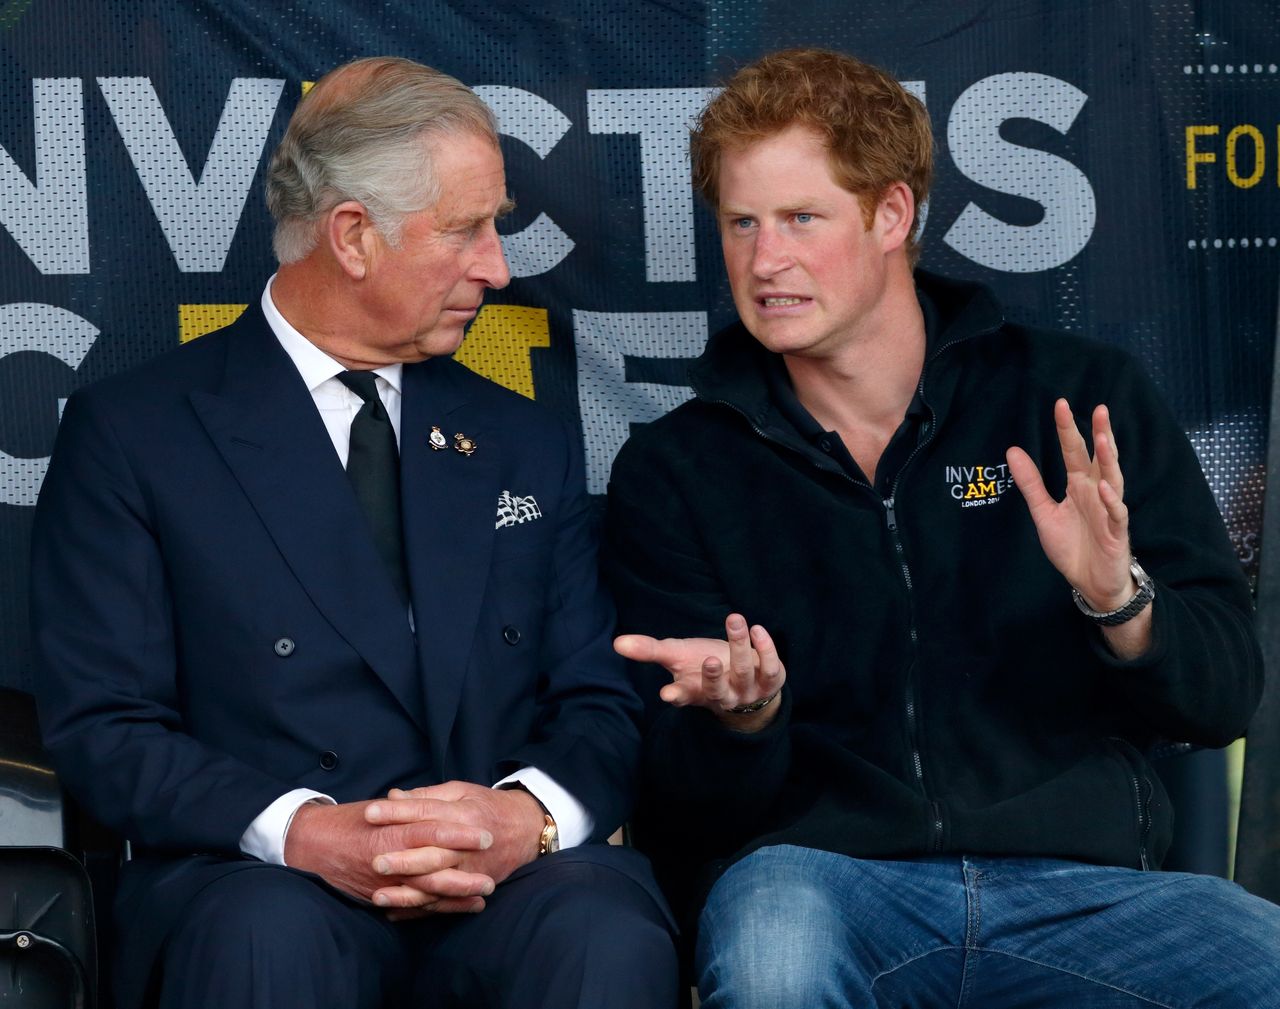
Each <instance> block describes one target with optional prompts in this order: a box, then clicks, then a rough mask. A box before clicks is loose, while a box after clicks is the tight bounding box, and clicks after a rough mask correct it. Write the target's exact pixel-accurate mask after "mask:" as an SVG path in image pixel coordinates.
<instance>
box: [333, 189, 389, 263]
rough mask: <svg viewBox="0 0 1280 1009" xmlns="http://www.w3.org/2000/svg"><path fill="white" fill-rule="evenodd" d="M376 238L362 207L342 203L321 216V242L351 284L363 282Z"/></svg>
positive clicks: (375, 231) (365, 211) (368, 217)
mask: <svg viewBox="0 0 1280 1009" xmlns="http://www.w3.org/2000/svg"><path fill="white" fill-rule="evenodd" d="M377 237H378V231H377V228H376V227H375V226H374V223H373V219H372V218H371V217H370V216H369V211H368V210H366V209H365V206H364V204H363V203H359V202H357V201H356V200H346V201H344V202H342V203H339V204H338V205H337V206H336V207H334V208H333V209H332V210H330V211H329V213H327V214H326V215H325V240H326V241H327V242H328V243H329V251H330V252H331V253H332V254H333V258H334V261H335V262H336V263H337V264H338V266H339V267H340V268H341V269H342V271H343V272H344V273H345V274H346V275H347V276H349V277H350V278H351V279H352V280H363V279H364V277H365V274H366V273H368V271H369V263H370V259H371V258H372V256H373V251H374V248H375V245H376V241H377Z"/></svg>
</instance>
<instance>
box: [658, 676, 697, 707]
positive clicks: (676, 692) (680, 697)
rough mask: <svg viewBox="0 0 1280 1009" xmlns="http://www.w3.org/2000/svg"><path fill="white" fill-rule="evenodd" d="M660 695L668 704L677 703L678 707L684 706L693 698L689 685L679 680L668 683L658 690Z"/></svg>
mask: <svg viewBox="0 0 1280 1009" xmlns="http://www.w3.org/2000/svg"><path fill="white" fill-rule="evenodd" d="M658 696H659V697H661V698H662V699H663V700H664V701H666V702H667V703H668V704H673V705H675V706H676V707H677V708H682V707H684V706H685V705H686V704H688V703H689V702H690V700H692V698H693V695H692V693H691V692H690V690H689V687H688V685H687V684H685V683H682V682H680V681H679V680H677V681H676V682H675V683H668V684H667V685H666V686H665V687H663V688H662V689H661V690H659V691H658Z"/></svg>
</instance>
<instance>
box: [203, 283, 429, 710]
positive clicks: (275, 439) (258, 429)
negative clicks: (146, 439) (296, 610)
mask: <svg viewBox="0 0 1280 1009" xmlns="http://www.w3.org/2000/svg"><path fill="white" fill-rule="evenodd" d="M191 403H192V406H193V407H194V409H195V411H196V414H197V415H198V416H199V418H200V420H201V422H202V423H203V424H204V426H205V429H206V430H207V431H208V433H209V437H210V438H212V439H213V441H214V444H215V445H216V446H217V448H218V451H219V452H220V453H221V454H222V457H223V459H224V460H225V461H226V463H227V466H228V467H229V468H230V469H231V472H232V473H233V474H234V476H235V478H236V480H237V481H239V483H240V486H241V487H242V488H243V490H244V493H245V495H246V496H247V497H248V498H249V501H250V502H251V503H252V505H253V508H254V510H255V511H256V512H257V514H258V517H259V518H260V519H261V521H262V523H263V525H264V526H265V527H266V528H267V531H268V533H269V534H270V536H271V538H272V539H273V540H274V541H275V544H276V546H277V547H278V548H279V550H280V553H281V554H282V555H283V556H284V559H285V562H286V563H287V564H288V565H289V567H290V568H291V569H292V571H293V573H294V575H295V576H296V577H297V579H298V581H299V582H300V583H301V584H302V586H303V588H304V589H305V591H306V592H307V594H308V595H309V596H310V597H311V599H312V601H313V602H314V603H315V605H316V607H317V609H319V610H320V612H321V613H323V614H324V616H325V618H326V619H327V620H328V621H329V622H330V624H332V625H333V627H334V629H335V630H336V631H337V632H338V633H339V634H340V635H341V636H342V637H343V638H344V639H345V640H346V641H347V643H348V644H350V645H351V647H352V648H353V649H355V651H356V652H358V653H359V655H360V657H361V658H362V659H364V661H365V662H366V663H367V664H368V665H369V667H370V668H371V669H372V670H373V671H374V673H375V674H376V675H377V676H378V677H379V678H380V679H381V680H382V681H383V683H385V684H386V686H387V687H388V689H390V691H391V692H392V694H394V695H395V697H396V698H397V699H398V700H399V702H400V703H401V705H402V706H403V707H404V709H405V710H406V711H407V712H408V713H409V715H410V716H411V717H412V718H413V719H414V721H415V722H417V724H418V725H419V727H421V728H423V729H425V728H426V725H425V724H424V721H425V719H424V705H423V697H422V685H421V677H419V675H418V671H417V662H416V656H415V654H414V646H413V635H412V634H411V633H410V630H409V623H408V619H407V617H406V614H405V611H404V606H403V604H402V603H401V602H400V600H399V598H398V597H397V595H396V592H395V589H394V588H393V586H392V583H391V579H390V577H389V576H388V575H387V573H386V570H385V567H384V565H383V563H382V561H381V559H380V558H379V556H378V554H377V550H376V548H375V546H374V544H373V538H372V536H371V535H370V534H369V533H368V532H367V523H366V520H365V518H364V515H363V514H362V513H361V511H360V506H359V504H358V503H357V501H356V498H355V495H354V493H353V492H352V490H351V485H350V483H349V482H348V480H347V476H346V473H344V472H343V470H342V466H341V464H340V463H339V461H338V456H337V454H336V453H335V452H334V450H333V443H332V441H331V440H330V438H329V434H328V431H327V430H326V429H325V426H324V422H323V421H322V420H321V419H320V415H319V412H318V411H317V410H316V407H315V402H314V401H313V400H312V398H311V394H310V393H309V392H308V391H307V388H306V386H305V384H304V383H303V381H302V378H301V376H300V375H299V374H298V371H297V369H296V368H295V367H294V365H293V362H292V361H290V360H289V357H288V355H287V354H286V353H285V352H284V350H283V348H281V347H280V345H279V343H278V341H277V340H276V339H275V336H274V334H272V332H271V330H270V327H268V325H267V323H266V320H265V319H264V318H263V316H262V312H261V309H260V308H258V306H256V305H255V306H252V307H251V308H250V310H249V311H248V312H246V314H245V316H244V318H243V319H242V321H241V322H240V323H238V324H237V329H236V331H235V332H234V333H232V334H231V335H230V339H229V340H228V352H227V366H226V372H225V374H224V376H223V383H222V387H221V389H220V390H219V391H218V392H217V393H216V394H210V393H206V392H193V393H192V394H191Z"/></svg>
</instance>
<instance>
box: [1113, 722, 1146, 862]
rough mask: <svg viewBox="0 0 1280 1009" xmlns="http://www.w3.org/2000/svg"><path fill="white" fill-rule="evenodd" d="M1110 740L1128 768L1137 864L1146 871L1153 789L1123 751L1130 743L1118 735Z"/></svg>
mask: <svg viewBox="0 0 1280 1009" xmlns="http://www.w3.org/2000/svg"><path fill="white" fill-rule="evenodd" d="M1111 742H1112V743H1113V744H1115V746H1116V748H1117V749H1118V750H1119V751H1120V755H1121V757H1122V758H1123V759H1124V762H1125V764H1126V765H1127V766H1128V768H1129V787H1130V788H1132V789H1133V808H1134V810H1135V811H1136V812H1137V815H1138V864H1139V865H1140V866H1141V867H1142V870H1143V872H1146V871H1147V870H1149V869H1150V868H1151V861H1150V859H1149V858H1148V856H1147V837H1148V836H1149V835H1150V833H1151V794H1152V792H1154V791H1155V789H1154V788H1153V787H1152V785H1151V782H1150V780H1148V778H1147V777H1146V775H1143V776H1141V777H1139V775H1138V768H1137V765H1136V764H1135V763H1134V761H1133V760H1132V759H1130V758H1129V756H1128V754H1127V753H1125V752H1124V751H1125V750H1126V749H1127V748H1129V746H1130V744H1129V743H1128V742H1127V741H1126V740H1124V739H1121V738H1120V737H1118V736H1112V737H1111ZM1143 785H1146V786H1147V794H1146V795H1145V796H1143V794H1142V786H1143Z"/></svg>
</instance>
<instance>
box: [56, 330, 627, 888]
mask: <svg viewBox="0 0 1280 1009" xmlns="http://www.w3.org/2000/svg"><path fill="white" fill-rule="evenodd" d="M402 392H403V400H402V415H401V482H402V496H403V512H404V537H405V552H406V556H407V563H408V567H409V573H410V579H411V582H412V593H413V609H414V614H415V618H416V625H417V634H416V637H415V635H414V634H413V633H412V632H411V630H410V627H409V623H408V619H407V615H406V613H405V610H404V606H403V604H402V603H401V602H400V601H399V599H398V597H397V595H396V592H395V589H394V588H393V586H392V583H391V581H390V578H389V576H388V575H387V573H386V570H385V567H384V566H383V564H382V562H381V561H380V559H379V557H378V555H377V552H376V549H375V547H374V544H373V541H372V538H371V536H370V535H369V533H368V531H367V524H366V522H365V519H364V516H363V513H362V512H361V511H360V508H359V505H358V504H357V502H356V499H355V496H354V494H353V493H352V490H351V487H350V484H349V482H348V480H347V476H346V474H345V472H344V471H343V469H342V466H341V463H340V462H339V460H338V457H337V454H336V453H335V452H334V450H333V445H332V442H331V441H330V439H329V436H328V433H327V432H326V430H325V427H324V424H323V422H322V421H321V419H320V417H319V414H318V412H317V410H316V408H315V405H314V403H313V401H312V399H311V396H310V393H309V392H308V391H307V389H306V387H305V385H304V383H303V381H302V379H301V377H300V376H299V374H298V372H297V370H296V369H295V367H294V365H293V363H292V362H291V361H290V360H289V358H288V356H287V355H286V354H285V352H284V351H283V349H282V348H281V347H280V345H279V343H278V342H277V340H276V339H275V337H274V335H273V334H272V333H271V331H270V329H269V327H268V326H267V324H266V320H265V319H264V317H263V316H262V313H261V310H260V309H259V308H258V307H257V306H256V305H255V306H253V307H251V308H250V309H249V310H248V311H247V312H246V313H245V315H244V316H243V317H242V319H241V320H240V321H238V322H237V323H236V324H234V325H232V326H230V327H228V328H227V329H224V330H222V331H219V332H217V333H213V334H210V335H208V336H205V337H202V338H201V339H200V340H198V341H196V342H195V343H193V344H191V345H188V346H186V347H183V348H181V349H179V350H177V351H175V352H173V353H171V354H167V355H165V356H163V357H161V358H158V359H156V360H155V361H152V362H150V363H148V364H146V365H144V366H142V367H141V368H139V369H135V370H133V371H131V372H128V373H125V374H123V375H119V376H116V377H114V378H111V379H108V380H106V381H104V382H101V383H98V384H96V385H94V386H91V387H89V388H88V389H85V390H82V391H81V392H78V393H76V394H75V395H74V396H73V397H72V398H71V400H70V402H69V403H68V404H67V407H66V411H65V414H64V417H63V421H62V426H61V429H60V432H59V436H58V441H57V445H56V448H55V451H54V454H53V459H52V461H51V463H50V467H49V472H48V476H47V478H46V480H45V483H44V486H43V489H42V492H41V495H40V501H39V505H38V507H37V509H36V518H35V528H34V532H33V555H32V611H33V623H34V628H33V630H34V642H35V650H36V674H35V680H36V687H37V691H36V692H37V698H38V701H39V707H40V717H41V723H42V729H43V732H44V738H45V742H46V745H47V746H48V748H49V750H50V751H51V753H52V755H53V757H54V760H55V762H56V766H57V767H58V770H59V772H60V774H61V775H63V777H64V778H65V781H66V783H67V785H68V786H69V788H70V789H71V790H72V792H73V793H74V794H76V795H77V796H78V797H79V798H80V799H81V800H82V801H83V802H84V803H85V804H86V805H87V806H88V808H89V809H90V810H91V811H92V812H93V813H94V814H95V815H96V816H97V817H98V818H99V819H101V820H102V821H103V822H105V823H106V824H108V825H109V826H111V827H113V828H114V829H116V830H117V831H118V832H120V833H121V834H122V835H123V836H125V837H128V838H130V839H131V840H132V841H133V842H134V843H135V845H136V846H142V847H143V848H144V849H145V850H147V851H151V852H156V853H166V854H185V853H213V854H214V855H215V856H218V857H221V858H223V859H224V860H225V859H227V858H228V857H229V860H230V863H232V864H234V862H236V861H238V842H239V838H240V836H241V834H242V833H243V831H244V830H245V828H246V827H247V826H248V824H249V823H250V821H251V820H252V819H253V818H254V817H255V816H257V815H258V813H260V812H261V811H262V810H263V809H264V808H265V807H266V806H267V805H268V804H269V803H270V802H271V801H272V800H274V799H275V798H277V797H278V796H280V795H281V794H283V793H284V792H286V791H288V790H289V789H292V788H295V787H298V786H303V785H305V786H310V787H312V788H316V789H318V790H321V791H324V792H327V793H328V794H330V795H332V796H334V797H335V798H336V799H337V800H338V801H339V802H343V801H350V800H357V799H365V798H370V797H374V796H377V795H381V794H384V793H385V791H386V790H387V789H388V788H389V787H392V786H401V787H412V786H415V785H422V784H431V783H435V782H439V781H445V780H449V779H454V778H459V779H465V780H469V781H474V782H477V783H480V784H485V785H488V784H491V783H493V782H494V781H496V780H498V779H499V778H501V777H503V776H504V775H505V774H507V773H509V772H510V771H512V770H514V769H515V768H517V767H520V766H524V765H535V766H537V767H538V768H540V769H541V770H543V771H545V772H546V773H547V774H549V775H551V777H553V778H554V779H555V780H556V781H557V782H559V783H560V784H561V785H563V786H564V787H565V788H567V789H568V790H569V791H570V792H571V793H573V795H574V796H576V797H577V798H578V799H579V800H580V801H581V802H583V803H584V804H585V805H586V806H587V808H588V809H589V810H590V811H591V812H592V814H593V815H594V817H595V822H596V827H597V835H603V834H606V833H608V832H609V831H611V830H612V829H613V828H614V827H616V826H617V825H618V824H619V823H620V822H621V821H622V820H623V819H624V818H625V816H626V815H627V813H628V811H629V807H630V802H631V796H632V792H633V786H634V783H633V773H634V769H635V764H636V755H637V751H638V741H639V736H638V731H637V728H636V720H637V717H638V711H639V704H638V701H637V700H636V698H635V696H634V694H633V693H632V690H631V688H630V687H629V685H628V684H627V682H626V679H625V676H624V674H623V672H622V669H621V666H620V662H619V660H618V659H616V658H615V656H614V655H613V652H612V649H611V645H610V639H611V635H612V631H613V624H612V619H613V618H612V610H611V607H610V605H609V603H608V601H607V599H606V598H605V597H604V596H603V595H602V593H601V591H600V589H599V587H598V584H597V575H596V554H595V544H594V537H593V535H592V534H591V531H590V528H589V527H590V524H591V517H592V516H591V506H590V501H589V498H588V497H587V495H586V492H585V487H584V480H583V470H582V461H581V452H580V447H579V445H578V443H577V439H576V438H575V437H574V435H573V434H572V432H571V430H570V429H569V428H568V426H567V425H565V424H564V423H563V422H561V421H560V420H559V419H557V418H556V417H554V416H553V415H552V414H550V413H549V412H547V411H546V410H545V409H544V408H541V407H539V406H537V405H536V404H534V403H532V402H530V401H529V400H527V399H525V398H523V397H521V396H518V395H516V394H514V393H511V392H509V391H507V390H505V389H503V388H501V387H499V386H497V385H495V384H493V383H491V382H489V381H487V380H486V379H483V378H481V377H479V376H477V375H475V374H473V373H472V372H470V371H468V370H467V369H465V368H464V367H462V366H461V365H459V364H457V363H455V362H454V361H453V360H451V359H448V358H437V359H432V360H429V361H426V362H423V363H420V364H414V365H408V366H406V367H405V369H404V378H403V389H402ZM433 426H436V427H439V428H440V430H441V432H442V433H443V434H444V435H445V437H446V438H447V439H448V440H449V442H450V444H452V441H453V437H454V435H455V434H456V433H462V434H465V435H467V436H468V437H470V438H472V439H474V441H475V442H476V444H477V446H478V448H477V450H476V452H475V454H474V455H472V456H470V457H468V456H464V455H462V454H460V453H458V452H456V451H454V450H453V449H452V447H450V448H448V449H446V450H444V451H437V450H435V449H433V448H432V447H431V446H430V444H429V442H428V436H429V435H430V433H431V430H432V427H433ZM503 491H508V492H510V494H512V495H517V496H520V497H529V496H532V497H533V498H534V499H535V500H536V502H537V505H538V508H539V509H540V511H541V517H540V518H536V519H533V520H530V521H525V522H522V523H520V524H516V525H510V526H507V527H504V528H495V525H496V521H495V517H496V515H497V511H498V500H499V495H500V494H501V493H502V492H503ZM285 639H287V640H288V641H289V642H291V643H292V647H291V648H290V647H289V646H288V645H286V644H284V643H283V642H284V640H285ZM597 839H599V837H597ZM192 861H193V863H194V862H197V861H207V860H192ZM250 864H253V863H250ZM173 868H174V867H173V866H170V867H169V869H168V870H167V872H168V873H169V876H170V878H172V876H173ZM177 875H178V878H181V876H182V873H181V872H180V871H179V872H178V874H177ZM198 885H200V883H199V881H198V879H197V878H196V877H195V876H193V877H192V879H191V880H190V886H191V887H195V886H198ZM183 889H184V888H183V887H181V886H179V887H178V889H177V891H176V892H174V891H171V892H170V893H169V894H168V896H167V899H166V903H167V904H172V903H173V901H175V900H177V902H178V903H179V904H180V903H181V896H182V892H183Z"/></svg>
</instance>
